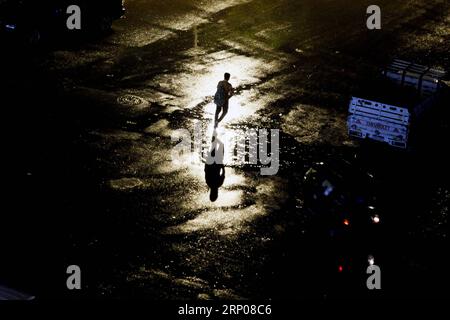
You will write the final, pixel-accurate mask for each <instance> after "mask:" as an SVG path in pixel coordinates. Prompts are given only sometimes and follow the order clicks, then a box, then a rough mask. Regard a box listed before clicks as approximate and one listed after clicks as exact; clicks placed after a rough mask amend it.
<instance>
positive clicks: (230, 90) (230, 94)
mask: <svg viewBox="0 0 450 320" xmlns="http://www.w3.org/2000/svg"><path fill="white" fill-rule="evenodd" d="M233 95H234V88H233V86H232V85H231V84H230V88H229V91H228V96H229V97H230V98H231V97H232V96H233Z"/></svg>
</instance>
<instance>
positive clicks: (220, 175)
mask: <svg viewBox="0 0 450 320" xmlns="http://www.w3.org/2000/svg"><path fill="white" fill-rule="evenodd" d="M223 156H224V145H223V142H222V141H221V140H220V139H219V138H217V133H216V131H215V130H214V133H213V138H212V144H211V149H210V151H209V153H208V158H207V161H206V164H205V180H206V184H207V185H208V187H209V189H210V194H209V200H211V202H214V201H216V200H217V198H218V197H219V188H220V187H221V186H222V185H223V183H224V181H225V166H224V164H223Z"/></svg>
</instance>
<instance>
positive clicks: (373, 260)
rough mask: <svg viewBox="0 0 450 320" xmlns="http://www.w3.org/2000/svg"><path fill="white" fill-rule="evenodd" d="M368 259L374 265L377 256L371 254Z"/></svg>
mask: <svg viewBox="0 0 450 320" xmlns="http://www.w3.org/2000/svg"><path fill="white" fill-rule="evenodd" d="M367 261H368V262H369V265H371V266H373V265H374V264H375V258H374V257H373V256H369V258H368V259H367Z"/></svg>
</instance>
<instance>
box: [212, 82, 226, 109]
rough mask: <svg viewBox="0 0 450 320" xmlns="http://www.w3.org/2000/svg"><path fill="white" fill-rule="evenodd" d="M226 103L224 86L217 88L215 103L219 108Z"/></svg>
mask: <svg viewBox="0 0 450 320" xmlns="http://www.w3.org/2000/svg"><path fill="white" fill-rule="evenodd" d="M225 102H226V92H225V89H224V87H223V86H222V85H220V84H219V85H218V86H217V91H216V94H215V95H214V103H215V104H216V105H218V106H219V107H221V106H223V105H224V104H225Z"/></svg>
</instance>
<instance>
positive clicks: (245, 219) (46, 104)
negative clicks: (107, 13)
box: [2, 0, 450, 299]
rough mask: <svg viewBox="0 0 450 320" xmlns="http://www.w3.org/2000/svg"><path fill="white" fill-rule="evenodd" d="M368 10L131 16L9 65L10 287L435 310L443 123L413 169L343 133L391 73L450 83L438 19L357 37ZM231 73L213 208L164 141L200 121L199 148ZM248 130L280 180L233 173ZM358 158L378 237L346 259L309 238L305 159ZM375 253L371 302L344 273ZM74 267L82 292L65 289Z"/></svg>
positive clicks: (360, 282)
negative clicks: (418, 301)
mask: <svg viewBox="0 0 450 320" xmlns="http://www.w3.org/2000/svg"><path fill="white" fill-rule="evenodd" d="M369 4H370V3H368V2H365V1H356V3H355V4H352V5H351V6H350V5H348V4H347V2H346V1H301V2H300V1H287V0H280V1H275V2H274V1H266V0H262V1H240V0H230V1H222V2H221V4H220V5H219V4H217V3H216V2H215V1H172V2H171V3H170V4H168V3H166V2H160V1H128V3H127V7H128V13H127V15H126V17H125V18H124V19H122V20H120V21H117V22H116V23H115V24H114V28H113V29H114V31H113V33H112V34H110V35H108V36H107V37H105V38H104V39H96V40H92V41H89V42H87V43H82V44H79V43H77V44H73V45H71V44H65V45H63V46H61V47H57V48H54V49H53V50H51V51H44V52H40V53H31V54H32V55H30V53H22V54H21V55H17V56H15V57H13V58H11V57H9V59H11V60H9V61H8V62H7V63H6V65H7V67H5V69H4V70H5V72H4V73H3V75H2V78H3V80H2V91H3V92H2V96H3V97H5V98H4V101H5V105H4V108H5V109H6V111H5V112H6V115H7V117H5V119H7V120H5V122H6V123H5V125H4V127H3V129H2V130H4V135H3V136H4V137H6V139H7V142H6V146H7V147H8V152H6V159H5V162H6V164H5V166H4V168H5V171H6V172H5V175H6V177H7V178H6V181H7V186H8V191H7V192H6V194H5V201H6V203H7V204H8V205H10V206H9V209H8V210H7V212H8V213H9V214H10V216H8V217H6V218H5V219H6V223H3V224H2V227H3V228H4V229H5V230H4V232H3V234H5V238H6V239H7V240H5V241H4V242H3V243H2V245H5V244H7V245H6V248H5V252H7V253H6V254H5V257H6V258H5V261H7V262H6V263H2V274H3V275H2V278H3V279H5V280H4V281H5V282H7V283H10V284H11V285H14V286H16V287H19V288H24V289H25V290H28V291H30V292H36V294H37V295H38V296H39V294H41V295H42V296H43V297H54V296H58V297H68V298H88V297H90V298H92V297H115V298H116V297H119V298H120V297H122V298H123V297H131V298H137V297H139V298H150V299H235V298H237V299H240V298H242V299H255V298H262V299H268V298H271V299H277V298H278V299H279V298H302V297H314V298H326V297H342V296H346V295H349V296H358V297H373V296H375V297H429V296H441V295H442V294H444V292H445V291H444V289H445V284H446V283H447V282H446V281H448V275H446V274H445V268H444V263H443V262H444V261H445V257H444V252H445V248H446V245H447V240H448V231H447V228H448V200H449V188H448V182H447V181H446V175H448V167H447V166H448V160H449V159H448V155H446V147H445V146H447V145H448V140H447V137H448V111H447V110H445V109H444V108H437V110H436V111H435V112H434V113H433V114H432V115H431V116H430V117H429V118H427V121H426V123H425V125H424V129H423V132H424V134H423V135H422V134H421V135H419V137H418V138H417V141H416V144H417V147H416V148H415V149H414V150H412V151H410V152H407V153H404V152H398V151H396V150H391V149H389V148H386V147H384V146H377V145H372V144H361V143H360V142H358V141H353V140H351V139H349V138H348V136H347V134H346V123H345V120H346V109H347V104H348V99H349V97H350V95H351V94H352V92H354V90H357V89H358V87H359V85H360V84H361V83H362V82H363V81H364V80H366V79H367V78H370V77H371V76H372V75H373V74H375V73H377V72H378V71H377V70H378V69H377V68H378V66H380V65H383V64H385V63H386V62H388V61H389V60H390V59H392V58H393V57H397V56H400V57H402V58H404V59H409V60H412V61H415V62H418V63H422V64H426V65H430V66H434V67H440V68H443V69H445V70H449V64H450V62H449V55H448V52H449V36H448V35H449V25H448V22H449V15H448V13H449V5H448V4H447V3H446V2H445V1H438V0H434V1H428V2H427V3H426V4H425V3H422V2H419V1H409V2H404V1H379V3H378V4H379V5H380V6H381V7H382V10H383V11H382V12H383V29H382V30H381V31H377V32H369V31H368V30H367V29H366V28H365V9H366V8H367V6H368V5H369ZM342 8H345V10H343V9H342ZM22 55H23V56H24V57H23V60H21V59H22ZM3 61H4V62H5V60H3ZM224 72H230V73H231V75H232V77H231V81H230V82H231V83H232V85H233V86H234V87H235V88H236V89H237V94H236V96H235V97H233V98H232V99H231V101H230V111H229V114H228V115H227V117H226V118H225V120H224V121H223V122H222V123H221V125H220V128H219V135H220V136H221V138H222V139H223V140H224V141H225V151H226V156H225V162H226V168H225V170H226V171H225V172H226V178H225V182H224V184H223V186H222V187H221V188H220V190H219V198H218V200H217V201H216V202H214V203H212V202H210V200H209V192H208V187H207V185H206V183H205V177H204V165H203V164H202V163H201V162H200V161H198V155H196V154H192V155H186V156H185V157H184V158H182V159H181V161H180V163H174V162H173V161H171V152H172V149H173V146H174V142H172V141H171V139H170V137H171V136H172V135H173V133H174V131H175V130H177V129H181V128H185V129H187V130H190V131H191V132H193V130H194V127H195V125H196V124H200V125H201V128H202V129H201V134H202V137H203V141H202V145H203V147H204V148H205V149H207V148H208V146H209V141H210V139H211V134H212V119H213V116H214V114H213V113H214V111H215V108H214V105H213V102H212V95H213V94H214V92H215V86H216V84H217V82H218V81H219V80H220V79H221V77H222V74H223V73H224ZM446 104H448V96H445V97H444V99H443V102H442V103H441V106H445V105H446ZM249 128H267V129H280V131H281V137H280V148H281V150H280V170H279V172H278V174H277V175H275V176H261V175H260V171H259V169H260V168H259V166H254V165H250V164H248V163H246V164H240V163H237V162H235V161H234V159H233V148H232V143H231V141H232V139H233V138H234V137H236V136H239V135H241V134H242V130H245V129H249ZM355 154H356V155H357V156H358V158H361V159H363V160H362V166H363V167H365V168H368V170H370V171H373V172H375V173H376V175H377V177H378V178H379V179H380V181H381V182H380V192H379V197H380V199H381V203H382V212H383V216H385V217H386V222H385V228H386V229H385V232H384V233H383V234H381V235H380V238H378V239H376V240H374V239H371V240H370V241H369V240H368V241H367V242H365V241H366V239H364V240H361V239H358V240H355V241H354V242H352V243H350V244H348V246H349V247H345V248H342V247H341V246H340V245H337V244H335V243H330V242H329V241H327V240H325V238H326V237H324V236H323V230H321V228H320V226H317V225H315V224H314V222H313V218H312V217H313V214H312V213H311V212H310V211H309V210H308V209H307V208H306V207H305V206H304V200H305V199H304V197H303V195H302V191H301V190H302V189H301V187H302V179H303V174H304V173H305V171H306V169H307V168H308V166H309V165H310V164H311V163H312V162H314V161H322V160H326V159H330V158H332V159H336V158H345V159H352V158H353V157H354V156H355ZM5 207H7V206H6V205H5ZM383 222H384V221H383ZM374 252H376V253H377V254H378V255H376V256H377V257H378V256H380V257H381V262H380V266H381V267H382V268H384V269H382V270H386V271H385V273H383V275H385V276H383V279H385V280H383V285H384V286H385V287H384V288H385V290H384V291H382V292H381V293H380V292H377V293H373V292H368V291H367V289H365V279H366V275H365V272H364V271H365V268H363V266H361V270H362V271H361V270H359V269H358V271H354V272H353V273H352V274H353V275H352V276H348V277H346V276H345V275H343V276H342V275H341V274H338V273H337V267H338V265H339V263H340V262H339V261H340V259H343V258H342V257H344V259H349V260H355V261H356V260H358V261H359V260H361V261H364V259H366V257H367V255H368V254H374ZM70 264H78V265H80V266H81V269H82V271H83V285H84V287H83V288H84V289H83V290H82V291H81V292H76V293H73V292H67V290H65V276H66V275H65V268H66V267H67V266H68V265H70ZM356 265H358V264H356ZM30 269H31V270H34V271H35V272H30ZM355 274H356V275H355ZM411 279H414V280H411Z"/></svg>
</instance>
